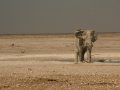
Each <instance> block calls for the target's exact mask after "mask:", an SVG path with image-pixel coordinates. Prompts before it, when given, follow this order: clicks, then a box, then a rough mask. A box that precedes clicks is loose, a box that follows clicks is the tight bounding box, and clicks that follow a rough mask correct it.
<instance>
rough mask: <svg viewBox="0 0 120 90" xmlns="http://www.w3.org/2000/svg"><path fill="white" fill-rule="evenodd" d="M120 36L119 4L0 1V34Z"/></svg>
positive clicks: (102, 0) (114, 0)
mask: <svg viewBox="0 0 120 90" xmlns="http://www.w3.org/2000/svg"><path fill="white" fill-rule="evenodd" d="M79 28H81V29H94V30H96V31H98V32H102V31H105V32H120V0H0V34H41V33H73V32H74V31H75V30H76V29H79Z"/></svg>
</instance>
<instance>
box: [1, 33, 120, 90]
mask: <svg viewBox="0 0 120 90" xmlns="http://www.w3.org/2000/svg"><path fill="white" fill-rule="evenodd" d="M74 50H75V46H74V35H73V34H56V35H0V90H120V33H99V34H98V39H97V41H96V42H95V43H94V47H93V51H92V63H79V64H74V59H75V56H74V55H75V51H74Z"/></svg>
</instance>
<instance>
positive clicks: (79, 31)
mask: <svg viewBox="0 0 120 90" xmlns="http://www.w3.org/2000/svg"><path fill="white" fill-rule="evenodd" d="M82 33H83V30H81V29H79V30H76V31H75V37H77V38H79V37H81V36H82Z"/></svg>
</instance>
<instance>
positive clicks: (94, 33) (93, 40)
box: [92, 30, 97, 42]
mask: <svg viewBox="0 0 120 90" xmlns="http://www.w3.org/2000/svg"><path fill="white" fill-rule="evenodd" d="M92 35H93V39H92V42H95V41H96V40H97V33H96V32H95V31H94V30H93V31H92Z"/></svg>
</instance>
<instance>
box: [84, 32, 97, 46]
mask: <svg viewBox="0 0 120 90" xmlns="http://www.w3.org/2000/svg"><path fill="white" fill-rule="evenodd" d="M82 36H83V39H84V45H85V46H89V47H92V46H93V42H95V41H96V37H97V36H96V33H95V31H94V30H86V31H84V32H83V34H82Z"/></svg>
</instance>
